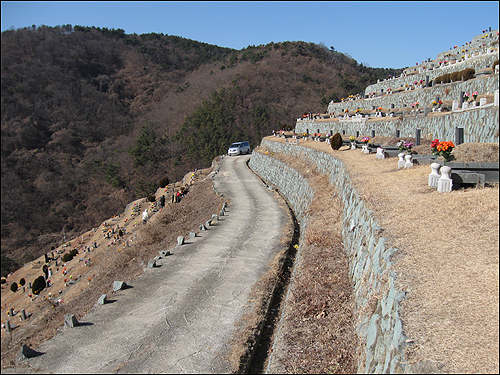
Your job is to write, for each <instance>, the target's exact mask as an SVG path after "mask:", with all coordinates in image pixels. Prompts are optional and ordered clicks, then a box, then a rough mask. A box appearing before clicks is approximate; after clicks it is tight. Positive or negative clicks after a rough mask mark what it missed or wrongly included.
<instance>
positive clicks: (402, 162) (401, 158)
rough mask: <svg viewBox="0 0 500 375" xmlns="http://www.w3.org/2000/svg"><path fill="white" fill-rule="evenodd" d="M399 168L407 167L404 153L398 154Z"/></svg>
mask: <svg viewBox="0 0 500 375" xmlns="http://www.w3.org/2000/svg"><path fill="white" fill-rule="evenodd" d="M398 158H399V160H398V168H404V167H405V164H406V162H405V154H404V152H401V153H400V154H398Z"/></svg>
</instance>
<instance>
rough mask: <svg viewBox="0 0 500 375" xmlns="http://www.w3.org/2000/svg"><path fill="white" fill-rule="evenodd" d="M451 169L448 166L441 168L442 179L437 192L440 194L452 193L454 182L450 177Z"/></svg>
mask: <svg viewBox="0 0 500 375" xmlns="http://www.w3.org/2000/svg"><path fill="white" fill-rule="evenodd" d="M450 175H451V168H450V167H448V166H447V165H444V166H442V167H441V177H440V178H439V180H438V186H437V190H438V191H439V192H440V193H446V192H449V191H451V189H452V187H453V180H452V179H451V177H450Z"/></svg>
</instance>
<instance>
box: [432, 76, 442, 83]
mask: <svg viewBox="0 0 500 375" xmlns="http://www.w3.org/2000/svg"><path fill="white" fill-rule="evenodd" d="M434 82H435V83H443V76H437V77H436V78H434Z"/></svg>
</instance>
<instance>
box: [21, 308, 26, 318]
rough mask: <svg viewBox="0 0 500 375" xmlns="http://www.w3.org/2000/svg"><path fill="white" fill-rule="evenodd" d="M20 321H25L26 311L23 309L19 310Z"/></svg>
mask: <svg viewBox="0 0 500 375" xmlns="http://www.w3.org/2000/svg"><path fill="white" fill-rule="evenodd" d="M21 320H26V311H25V310H24V309H22V310H21Z"/></svg>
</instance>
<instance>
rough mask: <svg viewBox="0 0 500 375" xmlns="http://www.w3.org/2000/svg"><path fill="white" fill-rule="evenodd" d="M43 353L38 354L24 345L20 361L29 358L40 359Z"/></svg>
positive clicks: (19, 357)
mask: <svg viewBox="0 0 500 375" xmlns="http://www.w3.org/2000/svg"><path fill="white" fill-rule="evenodd" d="M40 354H41V353H39V352H37V351H36V350H33V349H31V348H30V347H29V346H28V345H26V344H25V345H23V347H22V348H21V351H20V352H19V356H18V359H20V360H23V359H27V358H34V357H38V356H39V355H40Z"/></svg>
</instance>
